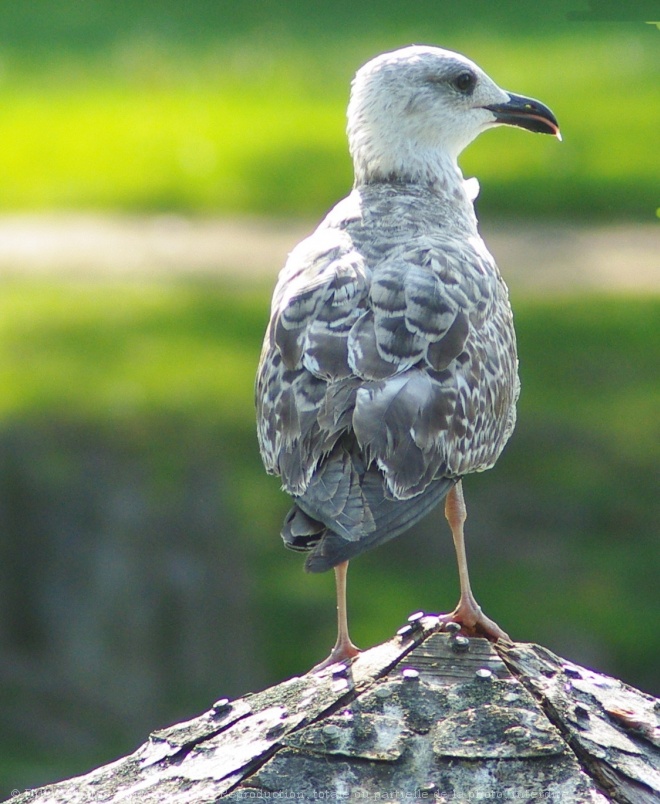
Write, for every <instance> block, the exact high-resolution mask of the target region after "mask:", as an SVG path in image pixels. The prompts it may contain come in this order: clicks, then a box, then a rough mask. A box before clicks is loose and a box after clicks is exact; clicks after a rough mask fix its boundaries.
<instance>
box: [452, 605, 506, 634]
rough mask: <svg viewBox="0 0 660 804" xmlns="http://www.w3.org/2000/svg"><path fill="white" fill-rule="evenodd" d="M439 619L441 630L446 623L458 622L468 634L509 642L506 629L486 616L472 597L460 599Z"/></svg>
mask: <svg viewBox="0 0 660 804" xmlns="http://www.w3.org/2000/svg"><path fill="white" fill-rule="evenodd" d="M439 619H440V622H441V623H442V630H444V629H445V628H446V626H447V625H448V623H458V624H459V625H460V626H461V631H462V632H463V633H465V634H467V635H468V636H473V637H486V639H489V640H490V641H491V642H497V640H498V639H502V640H505V641H507V642H511V637H510V636H509V635H508V634H507V633H506V631H503V630H502V629H501V628H500V627H499V625H498V624H497V623H496V622H494V621H493V620H491V619H490V617H486V615H485V614H484V613H483V611H482V610H481V607H480V606H479V604H478V603H477V602H476V600H474V599H473V600H471V601H461V602H460V603H459V604H458V606H456V608H455V609H454V611H452V612H451V614H441V615H440V617H439Z"/></svg>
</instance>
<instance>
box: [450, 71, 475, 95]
mask: <svg viewBox="0 0 660 804" xmlns="http://www.w3.org/2000/svg"><path fill="white" fill-rule="evenodd" d="M476 83H477V76H476V75H475V74H474V73H471V72H470V71H469V70H463V72H462V73H459V74H458V75H457V76H456V78H454V80H453V81H452V84H453V85H454V87H456V89H457V90H458V91H459V92H462V93H463V94H464V95H469V94H470V93H471V92H472V90H473V89H474V86H475V84H476Z"/></svg>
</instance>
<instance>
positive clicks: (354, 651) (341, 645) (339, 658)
mask: <svg viewBox="0 0 660 804" xmlns="http://www.w3.org/2000/svg"><path fill="white" fill-rule="evenodd" d="M347 572H348V561H344V563H343V564H338V565H337V566H336V567H335V585H336V587H337V641H336V642H335V646H334V648H333V649H332V651H331V652H330V655H329V656H328V658H327V659H325V660H324V661H322V662H321V663H320V664H317V665H316V666H315V667H314V668H313V669H314V670H315V671H316V670H323V668H324V667H328V666H329V665H331V664H335V662H343V661H347V660H349V659H353V658H354V657H355V656H357V655H358V654H359V653H360V649H359V648H357V647H355V645H354V644H353V643H352V642H351V638H350V636H349V635H348V616H347V612H346V573H347Z"/></svg>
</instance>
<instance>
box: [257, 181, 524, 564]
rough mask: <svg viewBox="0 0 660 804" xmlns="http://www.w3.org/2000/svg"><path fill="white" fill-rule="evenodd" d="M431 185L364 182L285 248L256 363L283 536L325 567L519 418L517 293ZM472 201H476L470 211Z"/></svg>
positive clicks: (426, 499)
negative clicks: (513, 295)
mask: <svg viewBox="0 0 660 804" xmlns="http://www.w3.org/2000/svg"><path fill="white" fill-rule="evenodd" d="M443 200H444V199H443V197H442V195H440V194H436V193H434V192H433V191H432V190H429V189H428V188H421V187H416V186H413V185H410V186H405V185H404V186H399V187H396V188H393V187H392V186H391V185H382V186H380V185H375V186H365V187H362V188H360V190H359V191H358V190H355V191H354V192H353V193H352V194H351V196H349V198H348V199H345V200H344V201H343V202H342V203H341V204H339V205H338V206H337V207H336V208H335V210H333V212H332V213H330V215H329V216H328V218H326V220H325V221H324V222H323V224H321V226H320V227H319V229H317V231H316V232H315V233H314V234H313V235H312V236H311V237H310V238H308V239H307V240H305V241H303V242H302V243H301V244H300V245H299V246H298V247H297V248H296V249H295V250H294V251H293V252H292V253H291V255H290V258H289V260H288V262H287V265H286V266H285V268H284V270H283V271H282V273H281V275H280V278H279V281H278V285H277V287H276V290H275V294H274V297H273V305H272V312H271V320H270V324H269V327H268V331H267V333H266V337H265V341H264V347H263V352H262V357H261V362H260V367H259V372H258V376H257V391H256V396H257V410H258V414H257V415H258V433H259V442H260V447H261V452H262V456H263V459H264V463H265V465H266V468H267V469H268V471H269V472H272V473H275V474H279V475H281V477H282V482H283V486H284V488H285V490H286V491H288V492H289V493H290V494H291V495H293V497H294V499H295V503H296V504H295V506H294V508H293V509H292V511H291V512H290V514H289V516H288V517H287V521H286V522H285V526H284V530H283V537H284V539H285V542H286V543H287V544H288V546H290V547H294V548H296V549H305V550H313V553H312V555H311V556H310V558H309V559H308V562H307V568H308V569H311V570H313V571H320V570H324V569H328V568H329V567H331V566H333V565H335V564H337V563H339V562H341V561H343V560H346V559H347V558H349V557H352V556H354V555H357V554H359V553H360V552H362V551H363V550H365V549H368V548H370V547H372V546H374V545H376V544H378V543H380V542H382V541H385V540H387V539H389V538H392V537H393V536H395V535H397V534H398V533H401V532H402V531H403V530H406V529H408V528H409V527H411V526H412V525H413V524H414V523H415V522H416V521H417V520H418V519H419V518H420V517H422V516H423V515H424V514H426V513H427V512H428V511H429V510H430V508H432V507H433V506H435V505H436V504H437V503H438V502H439V501H440V500H441V499H442V497H443V496H444V495H445V494H446V493H447V491H448V490H449V488H450V487H451V485H452V484H453V483H454V482H456V480H457V479H458V478H459V477H461V476H462V475H464V474H466V473H468V472H474V471H480V470H483V469H486V468H488V467H490V466H492V464H493V463H494V462H495V460H496V459H497V457H498V455H499V453H500V452H501V450H502V448H503V446H504V443H505V442H506V440H507V438H508V436H509V434H510V433H511V430H512V429H513V425H514V421H515V401H516V398H517V393H518V383H517V375H516V366H517V360H516V351H515V338H514V333H513V325H512V320H511V311H510V307H509V303H508V294H507V290H506V287H505V285H504V283H503V282H502V280H501V278H500V276H499V273H498V271H497V268H496V266H495V264H494V262H493V260H492V258H491V257H490V255H489V254H488V252H487V250H486V248H485V246H484V244H483V242H482V241H481V238H480V237H479V236H478V234H477V231H476V221H475V219H474V215H473V212H472V207H471V205H470V204H469V202H468V201H467V199H464V200H465V203H466V205H467V207H466V209H463V210H461V211H462V212H463V213H464V215H463V217H460V218H459V217H457V216H456V217H450V216H451V215H452V214H455V213H454V212H452V210H451V209H450V208H448V205H447V204H446V203H443ZM466 213H467V214H466Z"/></svg>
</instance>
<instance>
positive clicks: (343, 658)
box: [310, 639, 361, 673]
mask: <svg viewBox="0 0 660 804" xmlns="http://www.w3.org/2000/svg"><path fill="white" fill-rule="evenodd" d="M360 653H361V651H360V648H358V647H357V646H356V645H354V644H353V643H352V642H351V641H350V639H349V640H347V641H346V642H341V643H340V642H338V643H337V644H336V645H335V646H334V648H333V649H332V651H331V652H330V655H329V656H328V658H327V659H324V660H323V661H322V662H320V663H319V664H315V665H314V667H312V669H311V670H310V673H318V672H319V671H320V670H325V668H326V667H330V665H331V664H337V663H339V662H350V661H351V659H354V658H355V657H356V656H359V655H360Z"/></svg>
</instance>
